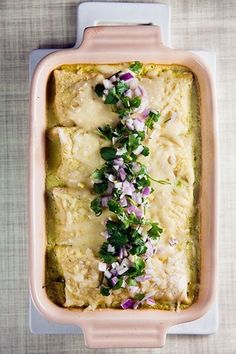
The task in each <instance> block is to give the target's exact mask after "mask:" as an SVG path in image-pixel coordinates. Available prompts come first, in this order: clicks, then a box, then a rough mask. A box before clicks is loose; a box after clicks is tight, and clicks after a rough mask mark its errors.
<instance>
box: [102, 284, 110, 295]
mask: <svg viewBox="0 0 236 354" xmlns="http://www.w3.org/2000/svg"><path fill="white" fill-rule="evenodd" d="M100 293H101V294H102V295H103V296H109V295H110V290H109V288H105V287H104V286H101V288H100Z"/></svg>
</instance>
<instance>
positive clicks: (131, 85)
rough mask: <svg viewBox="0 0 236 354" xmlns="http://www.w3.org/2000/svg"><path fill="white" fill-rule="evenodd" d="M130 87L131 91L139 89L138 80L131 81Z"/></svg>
mask: <svg viewBox="0 0 236 354" xmlns="http://www.w3.org/2000/svg"><path fill="white" fill-rule="evenodd" d="M129 87H130V88H131V90H135V89H136V88H137V87H138V80H137V79H136V78H133V79H132V80H130V81H129Z"/></svg>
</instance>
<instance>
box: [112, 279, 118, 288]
mask: <svg viewBox="0 0 236 354" xmlns="http://www.w3.org/2000/svg"><path fill="white" fill-rule="evenodd" d="M117 282H118V278H117V277H113V278H111V284H112V286H115V285H116V283H117Z"/></svg>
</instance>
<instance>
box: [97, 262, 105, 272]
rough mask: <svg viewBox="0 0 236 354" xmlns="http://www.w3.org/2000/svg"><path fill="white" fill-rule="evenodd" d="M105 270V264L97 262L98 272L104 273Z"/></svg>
mask: <svg viewBox="0 0 236 354" xmlns="http://www.w3.org/2000/svg"><path fill="white" fill-rule="evenodd" d="M106 269H107V264H106V263H103V262H99V263H98V270H99V271H100V272H105V270H106Z"/></svg>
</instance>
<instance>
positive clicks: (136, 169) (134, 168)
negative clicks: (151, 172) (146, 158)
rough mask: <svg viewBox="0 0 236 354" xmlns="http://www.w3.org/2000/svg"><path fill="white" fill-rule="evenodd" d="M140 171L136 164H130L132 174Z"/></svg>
mask: <svg viewBox="0 0 236 354" xmlns="http://www.w3.org/2000/svg"><path fill="white" fill-rule="evenodd" d="M140 169H141V167H140V166H139V164H137V163H136V162H134V163H133V164H132V170H133V171H134V173H137V172H139V171H140Z"/></svg>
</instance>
